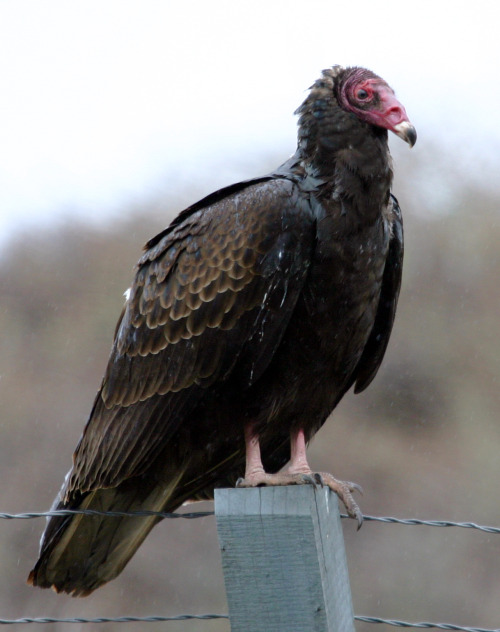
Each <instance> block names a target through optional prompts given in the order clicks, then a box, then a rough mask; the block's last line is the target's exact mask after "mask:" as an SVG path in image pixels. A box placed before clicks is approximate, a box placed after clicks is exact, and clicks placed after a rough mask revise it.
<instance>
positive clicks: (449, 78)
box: [0, 0, 500, 236]
mask: <svg viewBox="0 0 500 632" xmlns="http://www.w3.org/2000/svg"><path fill="white" fill-rule="evenodd" d="M499 24H500V3H498V2H496V1H494V0H486V1H483V0H475V1H474V2H470V1H468V2H462V1H455V2H450V1H443V2H440V1H439V0H434V1H433V2H428V1H423V0H419V1H418V2H404V1H402V0H399V1H398V2H393V1H391V0H384V2H373V1H371V0H370V1H362V0H356V1H349V0H343V1H342V2H336V1H335V0H329V1H328V2H322V1H319V0H307V1H302V2H295V1H294V0H287V1H283V2H281V1H276V2H273V1H272V0H267V1H261V0H252V1H251V2H238V0H232V1H227V2H226V1H221V0H204V1H201V0H199V1H192V2H189V0H183V1H178V0H177V1H175V2H174V1H169V0H162V1H153V0H136V1H127V0H97V1H94V0H85V1H81V2H79V1H76V0H72V1H71V2H69V1H68V0H43V1H40V0H0V86H1V99H0V235H3V236H5V235H8V234H10V233H11V232H12V230H14V229H15V228H19V227H21V226H24V227H26V226H28V228H33V230H35V229H36V226H37V225H39V224H40V223H44V222H47V221H52V220H53V219H54V218H58V217H61V216H63V215H64V214H70V215H74V214H78V215H82V216H86V217H89V218H90V219H93V220H98V219H99V218H105V217H107V216H109V214H110V213H111V212H114V213H115V216H116V213H118V212H119V211H120V209H121V208H126V207H127V206H128V205H130V204H131V203H135V204H137V203H138V202H140V200H142V199H147V198H148V197H152V196H154V195H155V193H157V192H164V191H166V190H168V189H171V190H172V191H174V190H175V189H176V188H177V187H179V186H181V187H183V188H185V187H186V185H187V183H189V182H191V181H193V180H194V181H196V182H199V181H203V183H204V184H203V187H205V189H206V192H209V190H210V189H212V188H215V187H218V186H220V185H221V184H225V183H229V182H230V181H232V180H233V179H234V178H237V177H241V174H242V173H244V174H245V175H251V174H254V175H258V174H259V173H261V172H262V170H263V169H265V168H267V166H268V165H267V164H266V165H264V164H263V165H262V168H260V167H259V165H260V162H259V161H260V159H261V157H265V156H270V155H279V154H282V156H283V158H286V157H287V155H288V154H290V153H292V152H293V151H294V149H295V134H296V121H295V117H294V116H293V111H294V109H295V108H296V107H297V106H298V105H299V104H300V102H301V101H302V100H303V98H304V97H305V94H306V92H305V90H306V88H307V87H308V86H309V85H310V84H311V83H312V82H313V81H314V79H315V78H316V77H317V76H318V75H319V73H320V71H321V69H322V68H325V67H327V66H331V65H333V64H336V63H340V64H343V65H363V66H367V67H369V68H371V69H372V70H374V71H375V72H376V73H377V74H379V75H381V76H382V77H383V78H384V79H386V80H387V81H388V82H389V83H390V84H391V85H392V87H393V88H394V89H395V90H396V93H397V95H398V97H399V99H400V100H401V102H402V103H403V104H404V105H405V107H406V110H407V112H408V114H409V116H410V118H411V120H412V122H413V123H414V124H415V126H416V127H417V131H418V134H419V142H418V143H417V145H416V147H415V149H414V150H413V151H418V150H419V147H420V148H425V145H426V143H427V144H429V143H433V144H437V145H438V146H439V147H440V148H441V149H442V150H443V153H444V154H446V153H449V154H450V156H454V157H455V158H459V159H460V157H461V156H462V157H463V156H464V155H468V152H472V155H474V156H477V157H478V160H480V159H481V157H482V156H483V155H485V156H486V158H487V160H488V161H489V162H490V163H495V161H496V162H497V164H500V161H499V160H498V156H499V153H500V123H499V109H500V87H499V86H500V80H499V78H498V77H499V73H498V64H499V61H500V44H499V35H498V29H499V26H498V25H499ZM395 142H400V141H399V139H395ZM421 150H422V149H421ZM249 169H251V174H250V173H247V172H245V170H249ZM205 183H206V184H205ZM193 201H194V199H193Z"/></svg>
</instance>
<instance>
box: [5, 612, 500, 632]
mask: <svg viewBox="0 0 500 632" xmlns="http://www.w3.org/2000/svg"><path fill="white" fill-rule="evenodd" d="M193 619H199V620H202V621H203V620H204V621H207V620H210V619H229V616H228V615H227V614H180V615H176V616H172V617H160V616H151V617H96V618H93V619H86V618H83V617H74V618H67V619H56V618H54V617H23V618H22V619H0V625H15V624H23V623H163V622H166V621H188V620H193ZM354 620H355V621H360V622H363V623H383V624H385V625H392V626H395V627H399V628H425V629H437V630H457V631H459V632H500V628H495V629H492V628H476V627H472V628H471V627H463V626H460V625H455V624H453V623H432V622H430V621H419V622H416V623H412V622H410V621H399V620H398V619H381V618H379V617H365V616H361V615H358V616H355V617H354Z"/></svg>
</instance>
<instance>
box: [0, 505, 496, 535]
mask: <svg viewBox="0 0 500 632" xmlns="http://www.w3.org/2000/svg"><path fill="white" fill-rule="evenodd" d="M74 514H83V515H87V516H108V517H110V518H124V517H131V518H137V517H151V516H153V517H157V518H162V519H165V518H166V519H174V518H185V519H188V520H193V519H195V518H206V517H207V516H213V515H214V512H213V511H195V512H191V513H167V512H163V511H98V510H95V509H58V510H54V511H40V512H30V513H18V514H11V513H0V519H4V520H28V519H31V518H50V517H57V516H71V515H74ZM340 517H341V518H349V516H348V515H347V514H340ZM363 518H364V521H365V522H384V523H386V524H400V525H404V526H418V525H421V526H426V527H460V528H462V529H477V530H479V531H484V532H485V533H495V534H500V527H491V526H487V525H480V524H476V523H475V522H453V521H451V520H419V519H418V518H394V517H392V516H363Z"/></svg>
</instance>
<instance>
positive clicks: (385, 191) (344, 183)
mask: <svg viewBox="0 0 500 632" xmlns="http://www.w3.org/2000/svg"><path fill="white" fill-rule="evenodd" d="M309 99H310V97H309ZM309 99H306V102H305V103H304V106H306V107H303V108H302V112H301V117H300V121H299V134H298V148H297V158H298V159H299V160H300V164H301V165H302V167H303V169H304V170H305V173H306V174H308V175H309V176H312V177H313V178H316V179H318V180H319V181H321V182H323V183H324V185H325V186H324V188H323V191H324V193H325V194H327V195H328V196H330V197H334V198H336V199H340V200H341V201H343V200H344V199H345V201H346V204H345V206H346V208H349V209H352V210H351V212H352V213H356V214H357V215H359V216H362V217H363V219H364V220H365V221H366V220H369V219H372V218H373V219H375V217H376V216H378V215H379V214H380V211H381V209H382V208H385V205H386V204H387V202H388V200H389V193H390V188H391V184H392V169H391V156H390V153H389V148H388V143H387V130H384V129H382V128H378V127H374V126H373V125H369V124H368V123H365V122H363V121H360V120H359V119H358V118H357V117H356V116H354V115H353V114H350V113H348V112H346V111H344V110H342V109H341V108H340V107H339V105H338V104H337V102H336V100H335V99H334V97H333V96H330V97H329V98H328V100H326V101H325V99H317V98H316V99H314V100H312V102H309V103H308V101H309ZM307 106H309V107H307ZM347 201H348V204H347Z"/></svg>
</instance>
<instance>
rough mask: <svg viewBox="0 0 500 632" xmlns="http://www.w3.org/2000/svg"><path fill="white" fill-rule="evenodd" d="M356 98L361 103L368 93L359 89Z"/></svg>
mask: <svg viewBox="0 0 500 632" xmlns="http://www.w3.org/2000/svg"><path fill="white" fill-rule="evenodd" d="M356 96H357V98H358V99H360V100H361V101H363V100H364V99H367V98H368V92H367V91H366V90H363V88H361V89H360V90H358V91H357V92H356Z"/></svg>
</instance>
